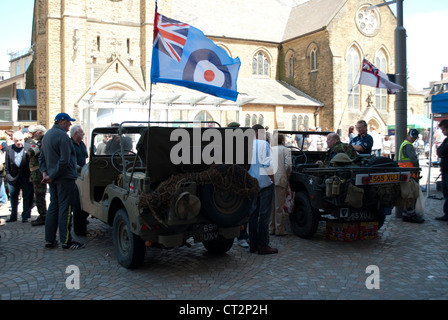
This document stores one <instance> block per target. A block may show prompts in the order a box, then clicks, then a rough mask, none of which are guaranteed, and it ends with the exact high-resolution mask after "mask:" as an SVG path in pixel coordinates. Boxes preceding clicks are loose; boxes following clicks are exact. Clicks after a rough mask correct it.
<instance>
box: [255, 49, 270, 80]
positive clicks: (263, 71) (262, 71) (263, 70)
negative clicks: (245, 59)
mask: <svg viewBox="0 0 448 320" xmlns="http://www.w3.org/2000/svg"><path fill="white" fill-rule="evenodd" d="M269 68H270V63H269V60H268V58H267V57H266V55H265V54H263V53H262V52H258V53H257V54H256V55H255V57H254V58H253V59H252V75H256V76H264V77H269Z"/></svg>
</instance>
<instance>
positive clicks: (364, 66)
mask: <svg viewBox="0 0 448 320" xmlns="http://www.w3.org/2000/svg"><path fill="white" fill-rule="evenodd" d="M362 71H366V72H370V73H372V74H374V75H378V71H379V70H378V68H377V67H375V66H374V65H373V64H371V63H370V62H369V61H367V60H366V59H363V61H362Z"/></svg>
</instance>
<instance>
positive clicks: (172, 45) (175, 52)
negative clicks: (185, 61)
mask: <svg viewBox="0 0 448 320" xmlns="http://www.w3.org/2000/svg"><path fill="white" fill-rule="evenodd" d="M189 28H190V25H188V24H186V23H183V22H179V21H177V20H173V19H170V18H167V17H165V16H162V15H161V14H159V13H158V12H156V16H155V19H154V47H157V49H158V50H159V51H160V52H163V53H165V54H166V55H168V56H170V57H171V58H172V59H173V60H176V61H177V62H179V61H180V59H181V58H182V53H183V49H184V45H185V43H186V42H187V37H188V29H189Z"/></svg>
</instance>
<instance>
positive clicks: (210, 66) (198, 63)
mask: <svg viewBox="0 0 448 320" xmlns="http://www.w3.org/2000/svg"><path fill="white" fill-rule="evenodd" d="M182 79H183V80H188V81H193V82H199V83H204V84H207V85H211V86H215V87H221V88H227V89H231V87H232V81H231V76H230V72H229V69H228V68H227V67H226V66H224V65H222V63H221V59H219V57H218V55H217V54H216V53H215V52H213V51H212V50H208V49H200V50H196V51H194V52H193V53H191V55H190V57H189V59H188V61H187V64H186V65H185V68H184V72H183V76H182Z"/></svg>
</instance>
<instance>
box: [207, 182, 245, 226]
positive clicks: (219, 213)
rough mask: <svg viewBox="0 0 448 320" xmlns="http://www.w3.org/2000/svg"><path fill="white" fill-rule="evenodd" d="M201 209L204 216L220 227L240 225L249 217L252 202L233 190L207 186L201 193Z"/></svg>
mask: <svg viewBox="0 0 448 320" xmlns="http://www.w3.org/2000/svg"><path fill="white" fill-rule="evenodd" d="M200 198H201V207H202V209H203V212H204V215H205V216H206V217H207V218H208V219H210V221H212V222H213V223H216V224H217V225H218V226H220V227H231V226H235V225H238V223H240V222H241V220H243V219H244V218H245V217H246V216H248V215H249V211H250V208H251V206H252V200H251V199H249V198H248V197H243V196H241V195H238V194H236V193H234V192H232V191H231V190H222V189H219V188H215V187H214V186H213V185H211V184H206V185H204V186H203V187H202V188H201V191H200Z"/></svg>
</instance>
